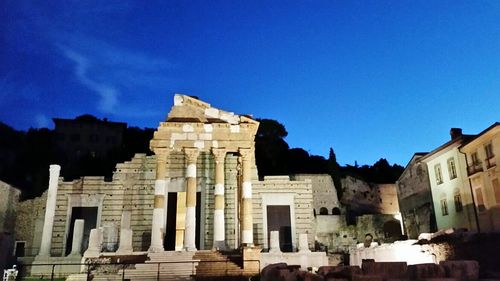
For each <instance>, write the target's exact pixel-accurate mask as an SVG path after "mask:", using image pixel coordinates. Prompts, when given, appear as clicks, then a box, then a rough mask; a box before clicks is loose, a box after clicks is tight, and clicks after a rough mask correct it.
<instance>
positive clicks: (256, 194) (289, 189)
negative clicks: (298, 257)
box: [252, 176, 314, 248]
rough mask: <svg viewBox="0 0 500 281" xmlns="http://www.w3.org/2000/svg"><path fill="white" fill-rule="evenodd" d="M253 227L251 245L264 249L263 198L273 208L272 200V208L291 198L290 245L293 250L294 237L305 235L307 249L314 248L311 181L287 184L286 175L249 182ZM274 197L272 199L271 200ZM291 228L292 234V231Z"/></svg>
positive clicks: (265, 246)
mask: <svg viewBox="0 0 500 281" xmlns="http://www.w3.org/2000/svg"><path fill="white" fill-rule="evenodd" d="M252 184H253V193H252V196H253V224H254V243H255V244H256V245H257V246H261V247H264V248H267V247H268V242H267V239H266V238H267V236H268V234H267V233H264V232H265V230H266V229H267V225H266V223H265V221H267V218H266V217H265V213H266V212H267V211H266V210H265V205H264V202H263V198H264V197H266V198H269V202H268V203H269V204H268V205H273V204H274V202H273V200H274V199H275V203H276V205H286V204H283V202H287V200H288V199H287V198H291V200H292V203H293V211H292V212H293V213H294V214H293V213H291V217H290V219H291V220H293V221H292V239H293V237H295V239H293V240H292V243H293V244H294V247H295V248H296V247H297V245H298V234H299V233H307V234H308V240H309V247H310V248H312V247H313V246H314V235H313V223H312V221H313V218H314V215H313V206H312V204H313V194H312V183H311V180H309V179H306V180H303V181H291V180H290V178H289V177H288V176H266V177H264V180H263V181H253V183H252ZM273 198H274V199H273ZM293 226H295V231H293Z"/></svg>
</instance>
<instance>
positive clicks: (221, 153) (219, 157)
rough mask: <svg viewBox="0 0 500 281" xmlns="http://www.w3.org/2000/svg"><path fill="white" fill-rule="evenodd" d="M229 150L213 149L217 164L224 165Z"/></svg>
mask: <svg viewBox="0 0 500 281" xmlns="http://www.w3.org/2000/svg"><path fill="white" fill-rule="evenodd" d="M226 153H227V150H226V149H225V148H212V154H213V155H214V158H215V163H224V160H225V159H226Z"/></svg>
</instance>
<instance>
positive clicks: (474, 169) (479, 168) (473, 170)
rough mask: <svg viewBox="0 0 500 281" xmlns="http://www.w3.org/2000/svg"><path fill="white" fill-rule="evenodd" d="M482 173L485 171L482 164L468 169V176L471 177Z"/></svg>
mask: <svg viewBox="0 0 500 281" xmlns="http://www.w3.org/2000/svg"><path fill="white" fill-rule="evenodd" d="M482 171H483V165H482V163H481V162H476V163H472V164H471V165H470V166H468V167H467V174H468V175H469V176H472V175H473V174H475V173H477V172H482Z"/></svg>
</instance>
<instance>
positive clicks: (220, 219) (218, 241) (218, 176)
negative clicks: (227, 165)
mask: <svg viewBox="0 0 500 281" xmlns="http://www.w3.org/2000/svg"><path fill="white" fill-rule="evenodd" d="M212 153H213V155H214V158H215V190H214V200H215V210H214V244H213V248H214V249H225V248H226V242H225V240H226V238H225V232H226V230H225V226H224V223H225V220H224V181H225V180H224V172H225V171H224V161H225V159H226V150H225V149H221V148H212Z"/></svg>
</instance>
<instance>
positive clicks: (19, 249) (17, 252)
mask: <svg viewBox="0 0 500 281" xmlns="http://www.w3.org/2000/svg"><path fill="white" fill-rule="evenodd" d="M25 251H26V241H16V244H15V245H14V256H16V257H24V256H25V254H26V253H25Z"/></svg>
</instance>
